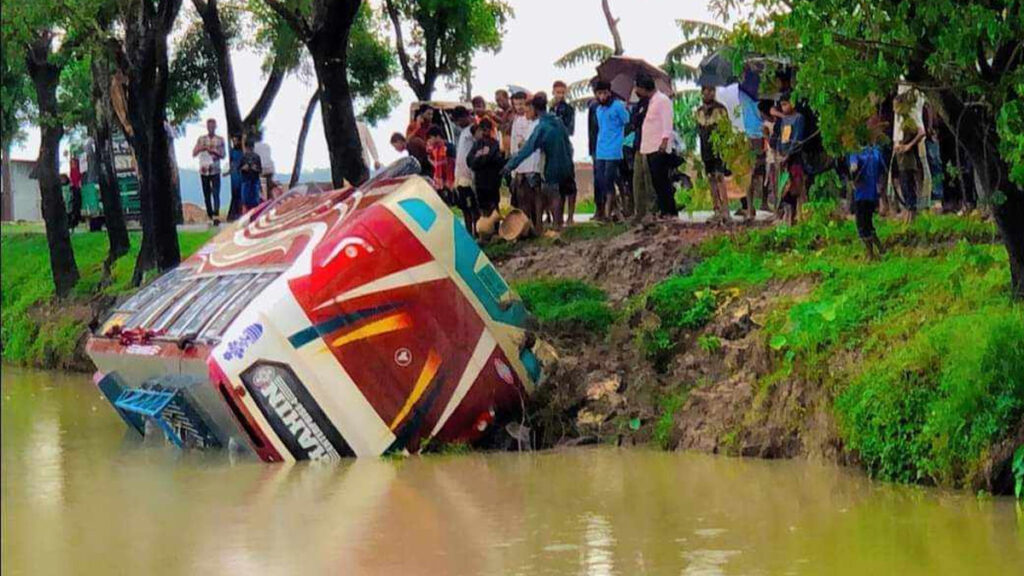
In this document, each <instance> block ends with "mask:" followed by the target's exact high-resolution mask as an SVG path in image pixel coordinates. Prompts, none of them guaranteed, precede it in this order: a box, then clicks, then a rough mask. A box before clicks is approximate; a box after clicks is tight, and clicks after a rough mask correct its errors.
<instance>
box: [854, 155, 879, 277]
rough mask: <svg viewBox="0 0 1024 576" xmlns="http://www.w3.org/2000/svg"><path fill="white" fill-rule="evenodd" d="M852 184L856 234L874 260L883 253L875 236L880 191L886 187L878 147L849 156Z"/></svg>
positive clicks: (869, 256) (870, 257)
mask: <svg viewBox="0 0 1024 576" xmlns="http://www.w3.org/2000/svg"><path fill="white" fill-rule="evenodd" d="M849 164H850V181H851V182H853V186H854V189H853V213H854V216H855V217H856V220H857V235H858V236H860V239H861V241H862V242H864V246H865V248H867V251H868V258H869V259H870V260H875V259H877V258H878V256H880V255H881V254H882V252H883V250H882V244H881V242H879V241H878V235H877V234H876V233H875V223H874V215H875V211H876V210H877V209H878V196H879V192H878V189H879V187H880V186H884V185H885V179H886V168H885V157H884V156H882V151H881V150H880V149H879V148H878V146H868V147H866V148H864V149H863V150H861V151H860V152H857V153H855V154H850V157H849Z"/></svg>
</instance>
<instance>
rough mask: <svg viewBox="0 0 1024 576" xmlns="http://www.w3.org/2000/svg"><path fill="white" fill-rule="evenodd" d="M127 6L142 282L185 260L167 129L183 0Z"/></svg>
mask: <svg viewBox="0 0 1024 576" xmlns="http://www.w3.org/2000/svg"><path fill="white" fill-rule="evenodd" d="M129 6H130V7H129V10H130V11H131V12H130V13H129V14H127V15H125V18H124V20H125V22H126V23H127V25H126V26H125V46H124V57H125V59H126V61H127V64H128V70H127V71H128V117H129V119H130V121H131V124H132V134H133V135H132V146H133V148H134V149H135V156H136V160H137V161H138V166H139V204H140V207H141V212H142V214H141V216H142V218H141V219H142V245H141V246H140V249H139V257H138V260H136V263H135V274H134V275H133V277H132V280H133V282H134V283H135V284H140V283H141V282H142V280H143V276H144V274H145V273H146V272H147V271H148V270H150V269H152V268H154V267H156V268H157V269H158V270H159V271H161V272H163V271H165V270H168V269H170V268H173V267H175V266H177V265H178V264H179V263H180V262H181V249H180V247H179V245H178V230H177V226H176V225H175V221H176V219H177V216H176V214H175V211H174V191H173V188H172V185H173V183H174V181H175V179H176V177H177V176H176V174H175V173H174V171H173V169H172V166H171V161H170V150H169V141H170V140H169V137H168V134H167V73H168V59H167V36H168V34H169V33H170V31H171V29H172V28H173V24H174V19H175V17H176V16H177V13H178V10H179V9H180V8H181V0H161V1H160V2H159V4H158V5H157V6H156V7H153V6H147V5H146V3H132V4H130V5H129ZM136 12H138V13H136Z"/></svg>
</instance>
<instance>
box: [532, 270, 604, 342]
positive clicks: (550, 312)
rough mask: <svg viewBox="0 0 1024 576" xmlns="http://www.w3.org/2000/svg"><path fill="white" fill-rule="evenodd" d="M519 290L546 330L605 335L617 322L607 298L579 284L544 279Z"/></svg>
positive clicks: (533, 281) (589, 286)
mask: <svg viewBox="0 0 1024 576" xmlns="http://www.w3.org/2000/svg"><path fill="white" fill-rule="evenodd" d="M515 289H516V291H517V292H518V293H519V296H520V297H521V298H522V299H523V303H524V304H526V308H527V310H529V311H530V312H531V313H532V314H533V315H534V316H536V318H537V320H538V321H539V322H540V325H541V327H542V328H544V329H546V330H551V331H554V332H562V333H565V332H579V331H584V332H593V333H597V334H601V335H603V334H606V333H607V332H608V328H609V327H610V326H611V325H612V323H614V322H615V313H614V312H613V311H612V309H611V307H610V306H609V305H608V302H607V299H608V297H607V295H606V294H605V293H604V292H603V291H602V290H601V289H600V288H596V287H594V286H591V285H589V284H587V283H585V282H581V281H579V280H561V279H554V278H544V279H539V280H530V281H527V282H521V283H518V284H516V285H515Z"/></svg>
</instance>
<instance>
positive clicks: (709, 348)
mask: <svg viewBox="0 0 1024 576" xmlns="http://www.w3.org/2000/svg"><path fill="white" fill-rule="evenodd" d="M697 346H699V347H700V349H701V350H703V351H705V352H707V353H708V354H715V353H717V352H718V351H719V350H721V349H722V340H721V339H720V338H719V337H718V336H715V335H713V334H701V335H700V336H699V337H698V338H697Z"/></svg>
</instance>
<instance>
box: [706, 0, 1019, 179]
mask: <svg viewBox="0 0 1024 576" xmlns="http://www.w3.org/2000/svg"><path fill="white" fill-rule="evenodd" d="M737 1H738V0H712V4H713V5H717V6H718V7H719V8H724V7H725V6H727V5H730V4H732V3H735V2H737ZM752 4H753V5H754V6H755V7H758V8H762V9H766V10H772V9H773V8H778V7H779V4H780V2H779V1H778V0H754V2H752ZM786 4H787V5H788V6H787V8H786V9H778V10H774V11H773V14H772V16H771V17H770V19H769V20H768V21H766V22H765V23H764V24H765V25H763V26H760V27H753V28H748V29H740V30H738V31H737V33H736V34H735V35H734V37H733V38H732V39H731V40H732V41H733V43H734V44H736V45H738V46H741V47H742V48H744V49H748V50H751V51H757V52H761V53H768V54H778V55H781V56H784V57H787V58H788V59H789V60H790V61H792V62H793V64H794V65H795V68H796V70H797V78H796V84H795V87H796V91H797V94H798V96H801V97H804V98H806V99H807V101H808V102H809V104H810V105H811V107H812V108H813V109H814V111H815V112H816V113H817V114H818V117H819V123H818V125H819V128H820V130H821V135H822V138H823V141H824V143H825V145H826V147H827V148H828V149H830V150H831V151H832V152H833V153H839V152H844V151H849V150H854V149H857V148H859V147H860V146H862V145H863V144H865V143H867V142H868V140H869V139H870V134H869V131H868V130H867V129H866V123H867V120H868V119H869V118H870V117H871V116H872V115H873V114H874V113H875V111H876V102H877V101H878V100H879V99H881V98H884V97H885V96H886V95H889V94H893V93H895V92H896V89H897V86H898V85H899V84H900V83H901V82H904V81H909V82H911V83H914V84H918V85H924V86H931V87H941V88H939V89H937V90H928V91H927V93H928V94H929V96H931V97H934V99H935V100H939V98H938V97H939V96H943V98H941V99H942V100H944V101H945V102H947V103H949V102H961V103H970V104H969V106H971V107H974V110H973V112H974V113H977V114H979V116H981V117H984V118H986V119H990V120H991V123H992V125H993V126H995V125H996V124H998V138H992V136H994V134H992V132H993V131H991V129H990V128H989V127H987V126H983V125H982V124H983V123H980V122H974V123H973V124H967V125H961V126H960V127H959V128H960V129H961V130H967V131H974V132H975V134H977V135H979V136H983V137H986V138H991V139H992V140H994V142H993V144H994V145H996V146H997V147H998V149H999V151H1000V154H1001V155H1002V157H1003V159H1004V160H1005V161H1006V162H1007V164H1008V165H1009V167H1010V177H1011V179H1012V181H1014V182H1015V183H1016V184H1017V186H1021V185H1022V184H1021V182H1024V154H1021V151H1022V150H1024V146H1022V140H1021V134H1022V130H1021V128H1022V126H1024V108H1022V106H1021V105H1020V98H1021V94H1022V90H1021V86H1022V84H1024V66H1021V65H1020V60H1019V58H1017V57H1016V56H1014V55H1015V54H1017V53H1018V52H1019V50H1020V39H1021V38H1022V37H1024V7H1022V4H1021V3H1020V2H1019V1H1016V0H1001V1H995V2H989V1H982V0H967V1H965V0H929V1H928V2H917V1H914V0H895V1H890V0H869V1H866V2H861V3H856V4H851V3H849V2H844V1H840V0H800V1H794V2H786ZM942 92H945V94H941V93H942ZM945 112H946V113H947V114H948V115H950V116H951V117H953V119H952V120H951V121H955V120H956V119H958V118H960V116H959V111H958V110H954V109H949V110H945ZM983 131H987V132H986V133H985V134H983V135H982V134H980V132H983Z"/></svg>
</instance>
